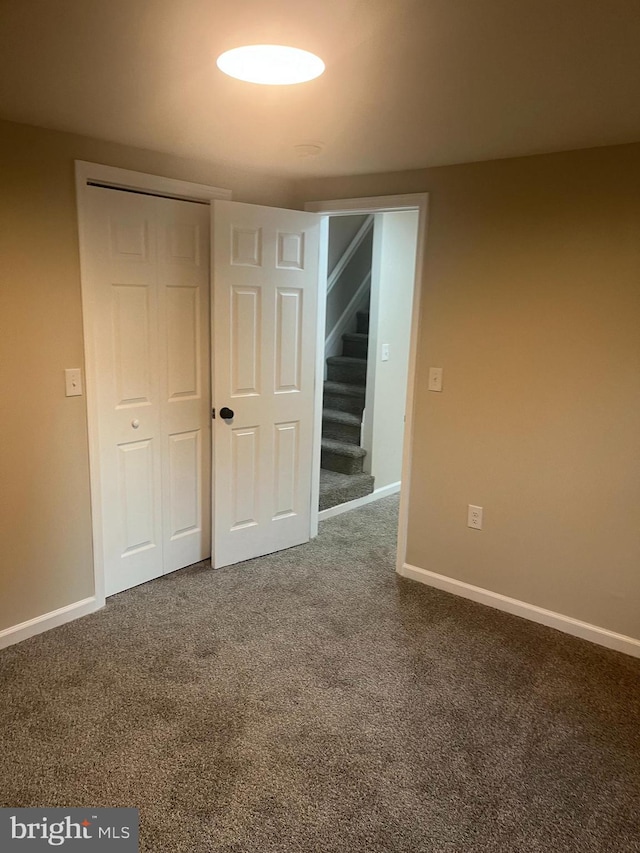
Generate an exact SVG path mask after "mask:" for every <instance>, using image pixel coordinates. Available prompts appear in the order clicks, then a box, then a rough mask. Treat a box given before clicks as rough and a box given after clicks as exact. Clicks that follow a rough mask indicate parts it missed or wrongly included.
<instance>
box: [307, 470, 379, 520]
mask: <svg viewBox="0 0 640 853" xmlns="http://www.w3.org/2000/svg"><path fill="white" fill-rule="evenodd" d="M373 483H374V480H373V477H372V476H371V474H364V473H363V474H340V473H339V472H338V471H328V470H327V469H326V468H321V469H320V501H319V508H320V509H321V510H323V509H329V507H332V506H337V505H338V504H344V503H347V502H348V501H353V500H355V499H356V498H362V497H364V496H365V495H370V494H371V492H372V491H373Z"/></svg>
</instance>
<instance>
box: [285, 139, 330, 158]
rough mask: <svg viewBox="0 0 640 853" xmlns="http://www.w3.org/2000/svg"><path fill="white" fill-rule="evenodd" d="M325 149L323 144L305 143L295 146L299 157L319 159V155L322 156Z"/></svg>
mask: <svg viewBox="0 0 640 853" xmlns="http://www.w3.org/2000/svg"><path fill="white" fill-rule="evenodd" d="M323 148H324V146H323V145H322V143H321V142H304V143H302V144H301V145H294V146H293V150H294V151H295V152H296V154H297V155H298V157H317V156H318V154H322V151H323Z"/></svg>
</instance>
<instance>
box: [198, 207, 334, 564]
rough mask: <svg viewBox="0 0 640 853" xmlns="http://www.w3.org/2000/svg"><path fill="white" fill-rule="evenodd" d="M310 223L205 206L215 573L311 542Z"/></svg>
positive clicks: (314, 255) (314, 228)
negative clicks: (207, 215) (210, 214)
mask: <svg viewBox="0 0 640 853" xmlns="http://www.w3.org/2000/svg"><path fill="white" fill-rule="evenodd" d="M320 221H321V217H320V216H318V215H317V214H312V213H302V212H300V211H293V210H278V209H274V208H270V207H260V206H257V205H251V204H240V203H237V202H231V201H215V202H214V204H213V217H212V244H213V245H212V257H213V265H212V268H213V299H212V308H213V316H212V348H211V349H212V353H213V390H214V397H213V406H214V408H215V419H214V421H213V454H214V466H213V470H214V477H213V518H214V537H213V546H212V562H213V565H214V566H215V567H221V566H226V565H230V564H231V563H238V562H241V561H242V560H248V559H251V558H253V557H259V556H261V555H262V554H269V553H271V552H273V551H280V550H282V549H284V548H290V547H291V546H293V545H300V544H301V543H303V542H307V541H308V540H309V533H310V521H311V475H312V460H313V452H312V451H313V424H314V379H315V359H316V317H317V294H318V261H319V233H320ZM224 409H227V410H230V411H231V412H233V415H232V416H231V415H230V414H228V413H225V412H224ZM225 414H227V415H228V416H227V417H223V416H224V415H225Z"/></svg>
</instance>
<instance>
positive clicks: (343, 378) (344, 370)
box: [327, 355, 367, 385]
mask: <svg viewBox="0 0 640 853" xmlns="http://www.w3.org/2000/svg"><path fill="white" fill-rule="evenodd" d="M327 379H330V380H333V381H334V382H347V383H350V384H353V385H364V384H365V382H366V379H367V360H366V359H365V358H351V357H349V356H347V355H333V356H331V358H328V359H327Z"/></svg>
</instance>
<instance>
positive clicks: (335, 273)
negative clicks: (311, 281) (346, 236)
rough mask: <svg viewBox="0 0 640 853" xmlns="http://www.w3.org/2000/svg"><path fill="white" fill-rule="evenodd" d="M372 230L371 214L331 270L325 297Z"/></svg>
mask: <svg viewBox="0 0 640 853" xmlns="http://www.w3.org/2000/svg"><path fill="white" fill-rule="evenodd" d="M371 228H373V214H370V215H369V216H367V218H366V219H365V221H364V222H363V223H362V225H361V226H360V228H359V229H358V231H357V232H356V234H355V236H354V238H353V240H352V241H351V242H350V243H349V245H348V246H347V248H346V249H345V250H344V252H343V253H342V256H341V257H340V259H339V260H338V263H337V264H336V265H335V267H334V268H333V269H332V270H331V273H330V275H329V276H328V278H327V296H328V295H329V294H330V293H331V291H332V289H333V288H334V286H335V284H336V282H337V281H338V279H339V278H340V276H341V275H342V272H343V270H344V268H345V267H346V266H347V264H348V263H349V261H350V260H351V258H352V257H353V256H354V255H355V253H356V251H357V250H358V248H359V246H360V244H361V243H362V241H363V240H364V238H365V237H366V236H367V234H368V233H369V230H370V229H371Z"/></svg>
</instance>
